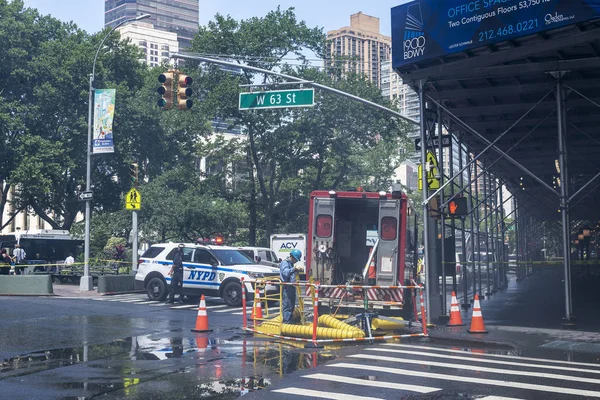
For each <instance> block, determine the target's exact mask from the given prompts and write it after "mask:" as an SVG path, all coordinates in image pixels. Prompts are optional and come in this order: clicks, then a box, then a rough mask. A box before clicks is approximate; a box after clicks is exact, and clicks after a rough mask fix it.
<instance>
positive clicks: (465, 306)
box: [460, 303, 471, 310]
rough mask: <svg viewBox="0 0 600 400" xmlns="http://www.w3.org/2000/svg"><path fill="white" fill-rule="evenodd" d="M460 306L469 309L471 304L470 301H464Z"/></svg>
mask: <svg viewBox="0 0 600 400" xmlns="http://www.w3.org/2000/svg"><path fill="white" fill-rule="evenodd" d="M460 306H461V308H462V309H463V310H468V309H469V308H471V304H469V303H463V304H461V305H460Z"/></svg>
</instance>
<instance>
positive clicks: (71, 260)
mask: <svg viewBox="0 0 600 400" xmlns="http://www.w3.org/2000/svg"><path fill="white" fill-rule="evenodd" d="M74 262H75V259H74V258H73V254H71V253H69V257H67V258H66V259H65V265H73V263H74Z"/></svg>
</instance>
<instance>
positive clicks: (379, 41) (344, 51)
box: [325, 12, 392, 87]
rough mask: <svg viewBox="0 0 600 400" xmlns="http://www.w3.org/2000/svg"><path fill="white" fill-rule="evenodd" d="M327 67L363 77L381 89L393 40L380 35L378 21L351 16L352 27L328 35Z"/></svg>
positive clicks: (358, 15) (373, 18)
mask: <svg viewBox="0 0 600 400" xmlns="http://www.w3.org/2000/svg"><path fill="white" fill-rule="evenodd" d="M327 41H328V44H327V58H326V59H325V66H326V67H333V66H340V65H339V63H336V62H335V61H336V59H337V61H339V60H340V58H342V59H343V60H344V62H343V63H342V68H344V70H345V71H352V72H356V73H358V74H364V75H366V76H367V78H368V79H369V80H370V81H371V82H373V83H374V84H375V85H377V86H378V87H381V63H382V62H384V61H387V60H390V52H391V44H392V38H390V37H389V36H385V35H382V34H381V33H380V32H379V18H376V17H371V16H369V15H366V14H363V13H362V12H359V13H357V14H352V15H351V16H350V26H345V27H343V28H340V29H337V30H334V31H329V32H327Z"/></svg>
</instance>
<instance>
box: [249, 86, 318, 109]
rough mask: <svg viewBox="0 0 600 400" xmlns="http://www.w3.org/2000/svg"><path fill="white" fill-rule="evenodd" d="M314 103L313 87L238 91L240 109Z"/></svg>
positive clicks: (309, 105) (309, 104)
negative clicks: (249, 91)
mask: <svg viewBox="0 0 600 400" xmlns="http://www.w3.org/2000/svg"><path fill="white" fill-rule="evenodd" d="M314 105H315V90H314V89H295V90H273V91H271V92H251V93H240V110H257V109H261V108H291V107H312V106H314Z"/></svg>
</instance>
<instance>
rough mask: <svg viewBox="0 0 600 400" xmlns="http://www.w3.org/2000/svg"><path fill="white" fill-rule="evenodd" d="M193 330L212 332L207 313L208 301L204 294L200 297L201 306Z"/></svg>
mask: <svg viewBox="0 0 600 400" xmlns="http://www.w3.org/2000/svg"><path fill="white" fill-rule="evenodd" d="M192 332H212V329H208V314H207V313H206V301H205V300H204V295H202V297H201V298H200V306H199V307H198V316H197V317H196V327H195V328H194V329H192Z"/></svg>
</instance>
